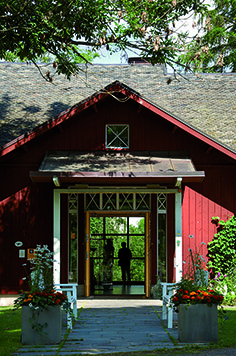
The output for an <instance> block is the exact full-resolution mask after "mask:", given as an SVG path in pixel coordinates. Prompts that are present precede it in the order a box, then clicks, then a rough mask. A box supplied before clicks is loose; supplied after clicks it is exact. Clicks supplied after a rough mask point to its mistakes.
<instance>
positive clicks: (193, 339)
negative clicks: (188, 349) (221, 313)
mask: <svg viewBox="0 0 236 356" xmlns="http://www.w3.org/2000/svg"><path fill="white" fill-rule="evenodd" d="M178 338H179V341H180V342H187V343H188V342H190V343H204V342H216V341H218V313H217V305H216V304H213V305H211V306H208V305H207V304H193V305H186V304H180V305H179V313H178Z"/></svg>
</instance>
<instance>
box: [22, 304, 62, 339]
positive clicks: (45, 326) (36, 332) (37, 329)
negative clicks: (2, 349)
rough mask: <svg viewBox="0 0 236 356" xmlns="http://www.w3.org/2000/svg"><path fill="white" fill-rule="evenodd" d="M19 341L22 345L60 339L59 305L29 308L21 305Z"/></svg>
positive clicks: (60, 320) (60, 319)
mask: <svg viewBox="0 0 236 356" xmlns="http://www.w3.org/2000/svg"><path fill="white" fill-rule="evenodd" d="M21 315H22V319H21V342H22V344H24V345H50V344H58V343H59V342H60V341H61V329H62V318H61V307H60V305H55V306H48V307H46V308H40V309H36V310H35V309H31V308H30V307H29V306H23V307H22V314H21Z"/></svg>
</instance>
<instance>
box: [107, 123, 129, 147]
mask: <svg viewBox="0 0 236 356" xmlns="http://www.w3.org/2000/svg"><path fill="white" fill-rule="evenodd" d="M106 148H129V126H128V125H107V126H106Z"/></svg>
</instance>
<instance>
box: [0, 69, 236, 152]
mask: <svg viewBox="0 0 236 356" xmlns="http://www.w3.org/2000/svg"><path fill="white" fill-rule="evenodd" d="M80 68H81V73H80V74H79V75H77V76H74V77H72V78H71V80H70V81H68V80H66V78H65V77H64V76H57V75H55V77H54V81H53V84H51V83H48V82H46V81H45V80H44V79H43V78H42V77H41V76H40V74H39V72H38V70H37V69H36V68H35V67H34V66H33V65H27V64H20V63H0V146H2V145H5V144H6V143H8V142H10V141H11V140H13V139H15V138H17V137H18V136H20V135H22V134H24V133H26V132H28V131H29V130H31V129H33V128H35V127H37V126H38V125H40V124H42V123H44V122H45V121H47V120H48V119H50V118H52V117H54V116H57V115H58V114H59V113H61V112H62V111H64V110H65V109H67V108H68V107H70V106H72V105H75V104H77V103H78V102H80V101H81V100H83V99H86V98H87V97H89V96H90V95H92V94H94V93H95V92H96V91H99V90H100V89H102V88H104V87H105V86H107V85H109V84H110V83H112V82H114V81H116V80H119V81H120V82H122V83H124V84H126V85H128V86H129V87H130V88H131V89H134V90H135V91H137V92H139V93H140V94H141V95H142V96H143V97H145V98H147V99H148V100H150V101H151V102H152V103H154V104H156V105H158V106H161V107H162V108H164V109H165V110H167V111H168V112H169V113H172V114H174V115H175V116H177V117H179V118H180V119H182V120H185V121H187V122H188V123H189V124H191V125H192V126H194V127H196V128H197V129H200V130H201V131H203V132H204V133H206V134H207V135H210V136H211V137H212V138H214V139H215V140H217V141H220V142H222V143H223V144H224V145H226V146H229V147H230V148H231V149H233V150H234V151H236V73H224V74H201V75H200V76H199V77H197V76H194V75H187V76H186V77H187V80H186V79H183V78H182V77H178V80H175V79H174V77H173V75H171V74H166V72H165V70H164V68H163V67H161V66H155V67H153V66H151V65H146V64H136V65H128V64H120V65H93V66H90V65H89V66H88V67H86V66H85V65H84V66H83V65H82V66H81V67H80ZM42 70H43V71H44V73H45V72H46V71H47V70H50V71H51V72H53V70H52V68H51V67H50V66H49V67H43V68H42ZM169 78H172V79H174V80H172V81H171V83H170V84H169V85H168V84H167V80H168V79H169Z"/></svg>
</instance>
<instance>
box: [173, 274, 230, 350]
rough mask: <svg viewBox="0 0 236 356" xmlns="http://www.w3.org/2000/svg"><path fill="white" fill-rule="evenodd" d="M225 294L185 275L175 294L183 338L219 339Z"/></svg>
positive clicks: (203, 340)
mask: <svg viewBox="0 0 236 356" xmlns="http://www.w3.org/2000/svg"><path fill="white" fill-rule="evenodd" d="M223 299H224V296H223V295H222V294H221V293H220V292H218V291H217V290H215V289H212V288H210V287H206V286H199V284H198V283H195V282H194V280H191V279H188V278H183V279H182V280H181V282H179V283H178V284H177V286H176V291H175V293H174V295H173V296H172V298H171V303H172V306H173V308H174V310H175V311H176V312H177V313H178V338H179V341H180V342H191V343H199V342H200V343H201V342H216V341H218V310H217V307H218V305H221V304H222V302H223Z"/></svg>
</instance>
